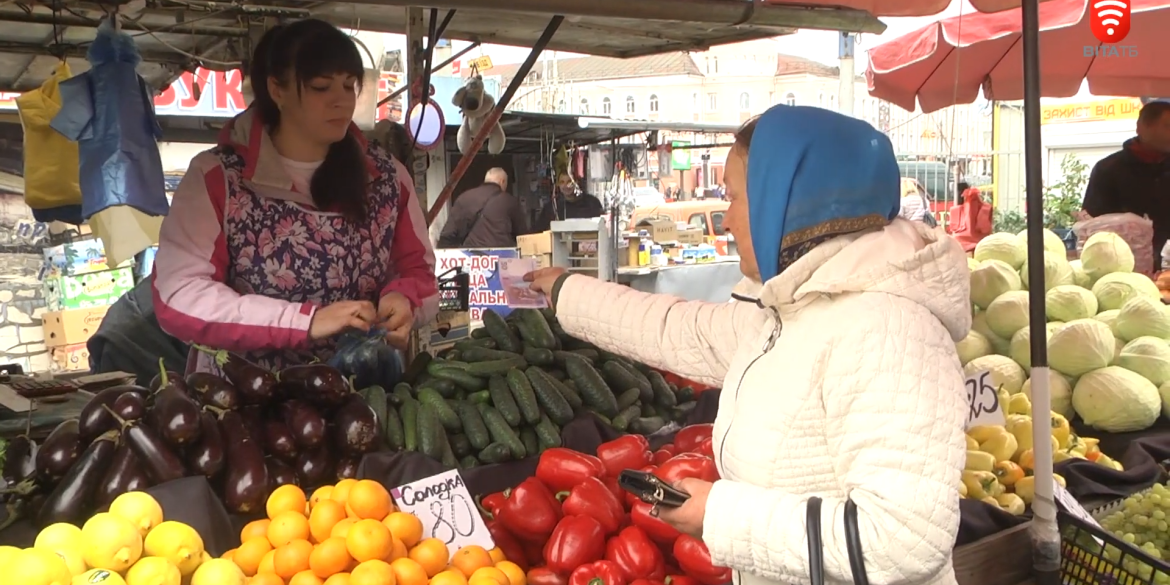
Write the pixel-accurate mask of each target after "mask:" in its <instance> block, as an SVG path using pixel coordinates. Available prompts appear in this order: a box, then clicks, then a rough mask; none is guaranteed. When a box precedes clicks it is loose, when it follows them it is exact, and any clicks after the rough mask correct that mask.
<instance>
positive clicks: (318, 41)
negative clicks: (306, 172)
mask: <svg viewBox="0 0 1170 585" xmlns="http://www.w3.org/2000/svg"><path fill="white" fill-rule="evenodd" d="M337 73H347V74H349V75H352V76H354V77H356V78H357V80H358V84H359V89H360V84H361V80H362V77H363V75H364V74H365V70H364V67H363V65H362V58H361V54H360V53H359V52H358V49H357V45H355V44H354V42H353V40H352V39H350V38H349V37H348V36H347V35H346V34H345V33H344V32H341V30H339V29H338V28H337V27H335V26H333V25H331V24H329V23H327V22H325V21H323V20H317V19H314V18H310V19H306V20H299V21H297V22H294V23H291V24H287V25H279V26H275V27H273V28H271V29H268V31H267V32H265V33H264V36H263V37H261V38H260V42H259V43H257V44H256V47H255V49H254V50H253V51H252V60H251V62H250V63H249V67H248V77H249V79H250V81H251V83H252V96H253V97H252V104H251V108H252V110H253V111H254V112H255V114H256V115H257V116H260V120H261V121H262V122H263V123H264V125H265V126H266V127H267V128H268V129H269V130H274V129H276V128H278V127H279V126H280V108H279V107H277V105H276V101H275V100H273V99H272V94H271V93H269V91H268V79H269V78H276V79H277V80H278V81H279V82H280V83H282V84H285V83H293V84H295V87H296V89H297V94H298V95H300V92H301V90H302V89H303V88H304V86H305V84H307V83H308V82H309V81H310V80H312V79H314V78H317V77H321V76H327V75H335V74H337ZM368 183H369V171H368V169H367V166H366V153H365V152H363V150H362V147H361V144H360V143H359V142H358V139H357V138H356V137H355V136H353V133H346V135H345V138H343V139H341V140H340V141H339V142H334V143H333V144H332V145H331V146H330V147H329V152H328V154H326V155H325V160H324V162H322V163H321V166H320V167H318V168H317V171H316V172H315V173H313V180H312V181H311V182H310V183H309V191H310V192H311V195H312V197H313V204H314V205H316V206H317V208H318V209H336V210H338V211H340V212H341V213H342V214H344V215H345V217H346V218H348V219H350V220H352V221H363V220H365V219H366V216H367V212H368V210H367V205H366V203H367V188H368V187H367V186H368Z"/></svg>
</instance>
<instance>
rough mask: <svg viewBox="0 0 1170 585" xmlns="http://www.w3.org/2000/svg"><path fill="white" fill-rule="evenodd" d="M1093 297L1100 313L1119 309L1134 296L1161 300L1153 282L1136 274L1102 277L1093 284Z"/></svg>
mask: <svg viewBox="0 0 1170 585" xmlns="http://www.w3.org/2000/svg"><path fill="white" fill-rule="evenodd" d="M1093 295H1094V296H1096V297H1097V309H1098V310H1100V311H1108V310H1110V309H1120V308H1121V305H1124V304H1125V301H1128V300H1129V299H1131V298H1133V297H1135V296H1142V297H1149V298H1151V299H1154V300H1161V299H1162V293H1161V292H1159V291H1158V286H1157V285H1155V284H1154V281H1153V280H1150V277H1148V276H1146V275H1144V274H1138V273H1136V272H1113V273H1110V274H1106V275H1105V276H1102V277H1101V278H1099V279H1097V282H1094V283H1093Z"/></svg>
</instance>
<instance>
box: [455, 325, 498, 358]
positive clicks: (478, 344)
mask: <svg viewBox="0 0 1170 585" xmlns="http://www.w3.org/2000/svg"><path fill="white" fill-rule="evenodd" d="M477 331H478V330H477ZM484 335H487V332H486V331H485V332H484ZM472 337H473V339H461V340H459V341H456V342H455V349H457V350H459V351H461V352H463V355H464V356H465V359H466V356H467V350H469V349H495V348H496V340H494V339H492V338H491V337H484V338H483V339H474V337H475V336H474V335H473V336H472ZM467 361H474V360H467Z"/></svg>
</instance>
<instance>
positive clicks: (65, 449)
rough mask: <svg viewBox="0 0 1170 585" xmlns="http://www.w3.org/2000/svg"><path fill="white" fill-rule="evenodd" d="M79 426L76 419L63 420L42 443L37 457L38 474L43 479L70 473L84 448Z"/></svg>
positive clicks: (51, 478)
mask: <svg viewBox="0 0 1170 585" xmlns="http://www.w3.org/2000/svg"><path fill="white" fill-rule="evenodd" d="M78 427H79V423H78V422H77V421H76V420H73V419H69V420H67V421H63V422H62V423H61V424H59V425H57V428H55V429H53V432H51V433H49V437H48V438H46V439H45V442H44V443H41V448H40V449H39V450H37V458H36V468H37V475H38V476H39V477H40V478H41V479H44V480H47V481H50V482H53V481H57V480H58V479H60V478H62V477H64V476H65V474H66V473H69V469H70V468H71V467H73V464H74V463H75V462H76V461H77V458H78V457H80V456H81V452H82V450H83V447H82V442H81V435H80V433H79V431H78ZM85 445H86V446H88V445H89V443H86V444H85Z"/></svg>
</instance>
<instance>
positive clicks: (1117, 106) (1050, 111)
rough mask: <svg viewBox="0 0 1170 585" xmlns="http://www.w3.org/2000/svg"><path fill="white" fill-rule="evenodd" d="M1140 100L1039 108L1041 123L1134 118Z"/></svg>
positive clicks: (1104, 101) (1126, 99) (1136, 114)
mask: <svg viewBox="0 0 1170 585" xmlns="http://www.w3.org/2000/svg"><path fill="white" fill-rule="evenodd" d="M1141 109H1142V101H1141V100H1140V99H1137V98H1132V99H1130V98H1125V99H1116V100H1101V101H1094V102H1080V103H1073V104H1059V105H1051V106H1043V107H1041V108H1040V114H1041V115H1040V123H1041V124H1063V123H1066V122H1100V121H1104V120H1136V119H1137V117H1138V111H1140V110H1141Z"/></svg>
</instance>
